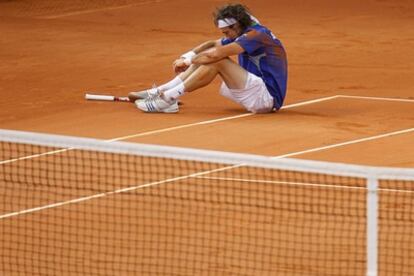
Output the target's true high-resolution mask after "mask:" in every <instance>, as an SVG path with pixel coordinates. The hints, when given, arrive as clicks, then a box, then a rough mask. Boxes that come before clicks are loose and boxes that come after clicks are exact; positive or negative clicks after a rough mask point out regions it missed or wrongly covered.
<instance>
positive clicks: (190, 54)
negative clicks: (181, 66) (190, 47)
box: [181, 51, 197, 66]
mask: <svg viewBox="0 0 414 276" xmlns="http://www.w3.org/2000/svg"><path fill="white" fill-rule="evenodd" d="M196 55H197V54H196V53H195V52H194V51H189V52H187V53H185V54H183V55H181V58H183V59H184V63H185V64H186V65H187V66H189V65H191V60H192V59H193V57H194V56H196Z"/></svg>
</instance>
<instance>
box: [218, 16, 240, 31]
mask: <svg viewBox="0 0 414 276" xmlns="http://www.w3.org/2000/svg"><path fill="white" fill-rule="evenodd" d="M236 23H237V20H236V19H234V18H233V17H229V18H224V19H219V20H218V21H217V27H219V28H220V29H221V28H225V27H228V26H231V25H234V24H236Z"/></svg>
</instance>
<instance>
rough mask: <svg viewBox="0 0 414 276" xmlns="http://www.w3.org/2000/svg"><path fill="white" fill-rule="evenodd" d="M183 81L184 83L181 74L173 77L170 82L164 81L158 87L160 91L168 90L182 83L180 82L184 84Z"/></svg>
mask: <svg viewBox="0 0 414 276" xmlns="http://www.w3.org/2000/svg"><path fill="white" fill-rule="evenodd" d="M182 83H183V81H182V79H180V77H179V76H176V77H175V78H173V79H172V80H170V81H169V82H167V83H164V84H163V85H160V86H158V87H157V88H158V89H159V90H160V91H162V92H164V91H167V90H169V89H172V88H174V87H176V86H177V85H180V84H182Z"/></svg>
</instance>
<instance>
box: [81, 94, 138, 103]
mask: <svg viewBox="0 0 414 276" xmlns="http://www.w3.org/2000/svg"><path fill="white" fill-rule="evenodd" d="M85 99H86V100H92V101H110V102H129V101H130V100H129V98H128V97H116V96H111V95H97V94H85Z"/></svg>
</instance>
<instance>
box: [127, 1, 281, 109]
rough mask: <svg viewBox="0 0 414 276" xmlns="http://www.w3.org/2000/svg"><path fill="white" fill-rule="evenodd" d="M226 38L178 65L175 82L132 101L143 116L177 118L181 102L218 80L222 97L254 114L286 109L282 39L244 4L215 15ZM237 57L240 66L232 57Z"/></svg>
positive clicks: (185, 57)
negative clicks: (190, 93)
mask: <svg viewBox="0 0 414 276" xmlns="http://www.w3.org/2000/svg"><path fill="white" fill-rule="evenodd" d="M214 23H215V25H216V26H217V27H218V28H219V29H220V31H221V32H222V33H223V35H224V37H223V38H221V39H219V40H216V41H213V40H212V41H207V42H205V43H202V44H201V45H199V46H197V47H195V48H194V49H192V50H191V51H189V52H187V53H185V54H183V55H182V56H181V57H180V58H178V59H177V60H175V61H174V63H173V67H174V71H175V72H176V73H177V75H176V77H175V78H174V79H172V80H171V81H169V82H167V83H165V84H163V85H161V86H158V87H153V88H150V89H148V90H144V91H139V92H131V93H129V95H128V97H129V98H130V100H131V101H135V104H136V106H137V107H138V108H139V109H140V110H142V111H144V112H164V113H176V112H178V110H179V108H178V104H177V99H178V98H179V97H181V96H183V95H185V94H186V93H188V92H192V91H195V90H197V89H198V88H201V87H204V86H206V85H208V84H209V83H211V82H212V81H213V79H214V78H215V77H216V76H217V75H219V76H220V77H221V78H222V80H223V82H222V84H221V87H220V92H221V94H222V95H223V96H225V97H227V98H229V99H231V100H233V101H234V102H236V103H238V104H240V105H242V106H243V107H244V108H246V110H248V111H249V112H253V113H267V112H272V111H274V110H278V109H280V108H281V107H282V105H283V101H284V98H285V95H286V86H287V59H286V53H285V50H284V47H283V45H282V43H281V42H280V40H279V39H277V38H276V36H275V35H274V34H273V33H272V32H271V31H270V30H269V29H268V28H266V27H264V26H262V25H261V24H260V23H259V21H258V20H257V19H256V18H255V17H253V16H252V15H251V13H250V11H249V10H248V8H247V7H246V6H244V5H241V4H229V5H225V6H222V7H220V8H218V9H217V10H216V11H215V12H214ZM234 55H238V61H239V63H238V64H237V63H236V62H234V61H233V60H231V59H230V58H229V57H230V56H234Z"/></svg>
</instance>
